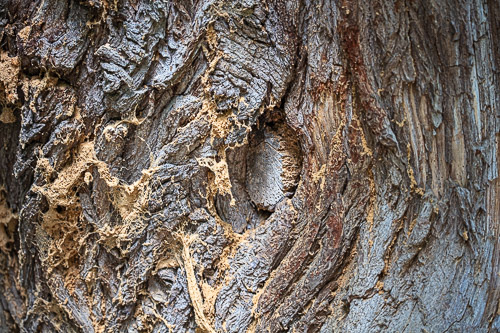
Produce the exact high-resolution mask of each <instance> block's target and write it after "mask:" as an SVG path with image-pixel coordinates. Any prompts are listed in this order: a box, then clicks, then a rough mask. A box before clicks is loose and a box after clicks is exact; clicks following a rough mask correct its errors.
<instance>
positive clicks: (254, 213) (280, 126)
mask: <svg viewBox="0 0 500 333" xmlns="http://www.w3.org/2000/svg"><path fill="white" fill-rule="evenodd" d="M227 163H228V169H229V177H230V179H231V185H232V186H231V192H232V195H233V198H234V201H233V204H232V205H231V203H230V198H229V196H221V195H219V196H218V197H217V209H218V213H219V215H220V217H221V218H222V219H223V220H224V221H226V222H228V223H231V225H232V226H233V229H234V230H235V231H236V232H242V231H243V230H244V229H245V228H249V227H254V226H255V225H257V224H258V223H260V222H261V221H263V220H265V219H266V218H267V217H269V215H270V214H271V213H272V212H274V210H275V207H276V205H277V204H278V203H279V202H281V201H282V200H283V199H284V198H286V197H289V198H290V197H292V196H293V194H294V193H295V189H296V188H297V185H298V183H299V179H300V172H301V170H302V152H301V149H300V144H299V141H298V136H297V134H296V133H295V132H294V131H293V130H292V129H291V128H290V127H289V126H288V125H287V124H286V122H285V119H284V115H283V113H282V112H281V111H273V112H266V113H265V114H264V115H262V116H261V117H260V119H259V121H258V123H257V124H256V125H255V126H253V128H252V131H251V132H250V134H249V135H248V143H247V144H245V145H243V146H241V147H237V148H235V149H232V150H230V151H228V153H227Z"/></svg>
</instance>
